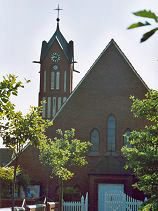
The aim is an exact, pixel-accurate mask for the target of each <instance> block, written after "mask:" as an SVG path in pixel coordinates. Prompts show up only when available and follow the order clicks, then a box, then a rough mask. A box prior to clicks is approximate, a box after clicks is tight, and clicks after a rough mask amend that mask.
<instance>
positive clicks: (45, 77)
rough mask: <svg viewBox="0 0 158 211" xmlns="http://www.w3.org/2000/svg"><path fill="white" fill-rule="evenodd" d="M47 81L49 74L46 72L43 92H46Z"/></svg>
mask: <svg viewBox="0 0 158 211" xmlns="http://www.w3.org/2000/svg"><path fill="white" fill-rule="evenodd" d="M46 81H47V72H46V71H44V83H43V90H44V92H46Z"/></svg>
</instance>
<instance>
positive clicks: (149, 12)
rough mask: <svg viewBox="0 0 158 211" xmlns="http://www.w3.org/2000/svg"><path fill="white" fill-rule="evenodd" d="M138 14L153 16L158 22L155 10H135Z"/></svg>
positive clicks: (146, 16)
mask: <svg viewBox="0 0 158 211" xmlns="http://www.w3.org/2000/svg"><path fill="white" fill-rule="evenodd" d="M133 14H134V15H136V16H139V17H143V18H152V19H154V20H155V21H156V22H158V16H156V14H155V13H154V12H152V11H151V10H148V11H147V10H140V11H138V12H134V13H133Z"/></svg>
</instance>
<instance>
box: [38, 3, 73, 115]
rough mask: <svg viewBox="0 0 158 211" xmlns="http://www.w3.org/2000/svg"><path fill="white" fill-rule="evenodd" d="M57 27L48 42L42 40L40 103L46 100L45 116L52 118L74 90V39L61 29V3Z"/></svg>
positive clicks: (58, 9)
mask: <svg viewBox="0 0 158 211" xmlns="http://www.w3.org/2000/svg"><path fill="white" fill-rule="evenodd" d="M55 10H57V11H58V16H57V19H56V20H57V28H56V31H55V33H54V34H53V36H52V37H51V38H50V40H49V41H48V42H46V41H43V42H42V48H41V57H40V64H41V67H40V93H39V104H40V102H41V101H42V100H45V101H46V102H47V104H45V105H44V107H43V118H48V119H52V118H53V117H54V116H55V114H56V112H57V111H58V110H59V109H60V108H61V106H62V104H63V103H64V102H65V101H66V99H67V98H68V97H69V95H70V94H71V92H72V73H73V66H74V65H73V64H74V50H73V41H70V42H69V43H68V42H67V41H66V39H65V37H64V36H63V35H62V33H61V31H60V29H59V21H60V19H59V12H60V10H62V9H60V8H59V5H58V8H57V9H55Z"/></svg>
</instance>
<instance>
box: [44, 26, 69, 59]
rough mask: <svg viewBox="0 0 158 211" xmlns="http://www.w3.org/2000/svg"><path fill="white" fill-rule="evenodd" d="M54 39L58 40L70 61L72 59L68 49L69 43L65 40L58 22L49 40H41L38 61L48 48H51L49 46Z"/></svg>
mask: <svg viewBox="0 0 158 211" xmlns="http://www.w3.org/2000/svg"><path fill="white" fill-rule="evenodd" d="M55 40H56V41H57V42H58V44H59V45H60V47H61V48H62V50H63V52H64V54H65V56H66V57H67V59H68V60H69V61H70V62H71V61H72V55H71V52H70V50H69V43H68V42H67V41H66V39H65V38H64V36H63V35H62V33H61V32H60V29H59V23H57V28H56V31H55V33H54V34H53V36H52V37H51V39H50V40H49V42H48V43H47V42H46V41H45V40H44V41H43V42H42V49H41V58H40V61H42V60H43V59H44V58H45V56H46V55H47V53H48V51H49V49H50V48H51V46H52V45H53V43H54V42H55Z"/></svg>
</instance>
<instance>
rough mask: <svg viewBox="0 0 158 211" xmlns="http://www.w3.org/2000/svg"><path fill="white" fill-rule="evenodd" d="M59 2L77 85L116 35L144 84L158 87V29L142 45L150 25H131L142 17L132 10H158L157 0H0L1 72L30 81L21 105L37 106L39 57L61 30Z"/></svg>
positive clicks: (24, 108) (25, 108) (19, 99)
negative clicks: (70, 43)
mask: <svg viewBox="0 0 158 211" xmlns="http://www.w3.org/2000/svg"><path fill="white" fill-rule="evenodd" d="M58 3H59V4H60V7H61V8H63V11H62V12H61V15H60V30H61V32H62V33H63V35H64V36H65V38H66V39H67V41H69V40H73V41H74V47H75V60H76V61H77V62H78V63H77V64H76V66H75V69H76V70H79V71H80V72H81V73H80V74H78V73H74V87H75V86H76V85H77V83H78V82H79V81H80V80H81V78H82V77H83V76H84V75H85V73H86V72H87V71H88V69H89V68H90V66H91V65H92V64H93V62H94V61H95V60H96V59H97V57H98V56H99V54H100V53H101V52H102V51H103V49H104V48H105V47H106V45H107V44H108V42H109V41H110V40H111V39H112V38H113V39H114V40H115V41H116V42H117V44H118V45H119V47H120V48H121V50H122V51H123V52H124V54H125V55H126V56H127V58H128V59H129V60H130V62H131V63H132V65H133V66H134V68H135V69H136V71H137V72H138V73H139V74H140V76H141V77H142V78H143V80H144V81H145V83H146V84H147V85H148V86H149V87H150V88H154V89H158V82H157V79H158V53H157V49H158V48H157V43H158V42H157V41H158V33H157V34H155V35H154V36H153V37H152V38H151V39H149V40H148V41H146V42H145V43H142V44H140V43H139V40H140V37H141V35H142V34H143V33H144V32H145V31H146V30H147V29H143V28H142V29H136V30H127V29H126V28H127V27H128V26H129V25H130V24H131V23H134V22H137V21H138V20H141V18H136V17H135V16H134V15H132V12H134V11H137V10H140V9H144V8H146V9H151V10H153V11H154V12H156V13H157V14H158V6H157V0H152V1H149V0H148V1H147V0H128V1H127V0H110V1H106V0H97V1H96V0H93V1H90V0H84V1H83V0H80V1H74V0H69V1H64V0H58V1H57V0H53V1H52V0H0V26H1V33H0V46H1V47H0V74H1V76H3V75H6V74H9V73H13V74H15V75H17V76H18V77H19V79H21V80H23V78H27V79H30V80H31V83H29V84H27V85H26V86H25V88H24V89H22V90H21V91H20V92H19V96H18V97H16V99H14V102H15V104H16V105H17V109H19V110H22V111H23V112H27V111H28V109H29V106H30V105H35V106H37V105H38V92H39V73H38V72H39V65H38V64H33V63H32V61H33V60H37V61H38V60H39V57H40V51H41V44H42V41H43V40H46V41H48V40H49V39H50V37H51V36H52V34H53V33H54V31H55V29H56V17H57V13H56V11H55V10H54V9H55V8H56V7H57V5H58Z"/></svg>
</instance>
